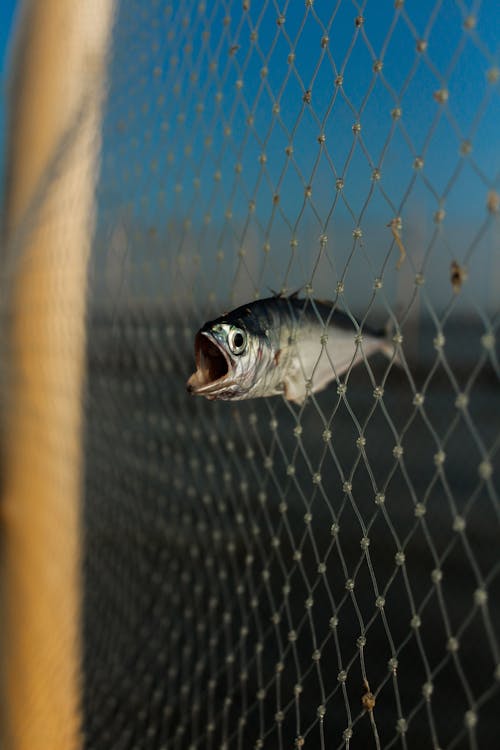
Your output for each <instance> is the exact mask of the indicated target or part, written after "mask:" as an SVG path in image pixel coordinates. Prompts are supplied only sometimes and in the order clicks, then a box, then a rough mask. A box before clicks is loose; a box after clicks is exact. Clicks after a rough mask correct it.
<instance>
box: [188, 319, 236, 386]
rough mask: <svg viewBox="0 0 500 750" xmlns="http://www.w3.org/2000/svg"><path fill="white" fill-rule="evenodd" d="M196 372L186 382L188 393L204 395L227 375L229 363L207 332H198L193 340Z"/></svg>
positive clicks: (226, 356)
mask: <svg viewBox="0 0 500 750" xmlns="http://www.w3.org/2000/svg"><path fill="white" fill-rule="evenodd" d="M194 352H195V359H196V372H194V373H193V374H192V375H191V377H190V378H189V380H188V381H187V384H186V387H187V390H188V391H189V392H190V393H206V392H207V391H210V390H211V389H212V388H213V387H215V388H217V386H218V385H219V383H220V381H221V380H223V379H224V378H225V377H226V376H227V375H228V373H229V368H230V366H231V361H230V359H229V356H228V355H227V354H226V352H225V351H224V349H223V348H222V346H220V345H219V344H218V342H217V340H216V339H215V338H213V336H211V334H210V333H208V332H206V333H205V332H200V331H199V332H198V333H197V334H196V337H195V340H194Z"/></svg>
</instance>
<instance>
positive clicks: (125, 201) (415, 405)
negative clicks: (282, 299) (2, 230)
mask: <svg viewBox="0 0 500 750" xmlns="http://www.w3.org/2000/svg"><path fill="white" fill-rule="evenodd" d="M495 22H496V23H497V24H498V9H497V7H496V3H495V2H494V0H483V2H480V1H479V0H475V1H474V2H465V1H464V2H462V1H461V0H453V1H452V0H435V1H434V2H423V3H422V2H417V0H408V1H407V2H403V0H396V2H388V1H387V0H383V2H378V3H375V2H368V0H365V2H356V1H355V0H352V1H351V0H337V2H331V3H330V2H326V1H325V2H319V1H318V0H316V2H313V1H312V0H307V1H306V2H305V3H303V2H301V3H299V2H291V1H288V2H284V3H281V4H280V3H277V2H275V1H274V0H264V2H260V3H257V2H253V3H250V1H249V0H244V2H242V3H231V2H229V0H228V1H227V2H224V0H214V2H211V3H206V4H204V3H200V2H193V0H184V1H183V2H181V3H177V4H172V5H170V4H166V3H164V2H159V1H156V2H155V1H154V0H152V1H150V2H147V3H145V2H139V1H137V2H134V1H133V0H127V1H126V2H125V1H123V2H120V3H118V4H117V7H116V19H115V27H114V31H113V39H112V49H111V55H110V61H109V71H108V75H109V92H108V97H107V103H106V110H105V115H104V121H103V128H102V130H103V133H102V138H103V145H102V163H101V171H100V176H99V181H98V189H97V198H98V217H97V226H96V231H95V238H94V243H93V253H92V259H91V264H90V270H89V314H88V325H87V337H88V357H87V385H86V393H85V423H86V434H85V462H86V472H85V494H84V504H83V528H84V581H85V584H84V598H83V601H84V623H83V634H84V664H83V688H82V689H83V703H84V722H83V737H84V746H85V747H86V748H88V750H91V749H92V750H100V749H101V748H102V750H109V748H116V749H117V750H118V749H123V750H135V749H137V750H139V748H140V749H141V750H167V748H168V749H170V748H172V749H175V750H180V749H181V748H186V749H188V750H194V748H204V749H205V748H206V749H207V750H208V749H210V748H214V749H215V748H219V749H220V750H223V749H225V750H229V748H235V749H236V748H237V749H238V750H243V749H246V748H273V749H274V748H279V749H280V750H281V748H292V747H310V748H321V750H323V748H326V747H329V748H337V747H338V748H340V747H347V748H352V749H353V750H356V749H357V748H368V747H373V748H387V749H388V748H393V747H401V748H403V749H404V750H406V749H408V750H410V749H411V748H417V747H418V748H422V747H429V748H434V750H438V749H439V748H449V749H450V750H451V749H452V748H454V749H456V748H479V747H481V748H490V747H492V746H493V744H494V739H493V738H494V737H496V733H497V730H496V727H497V726H498V718H497V715H498V709H499V700H498V698H499V692H498V690H499V685H500V650H499V631H498V625H499V622H500V611H499V607H500V604H499V602H500V563H499V559H498V548H499V524H500V498H499V493H498V482H497V480H498V470H499V453H500V428H499V418H498V415H499V414H500V388H499V385H500V365H499V362H498V344H497V341H496V337H497V330H498V326H499V312H500V311H499V306H498V301H499V299H500V281H499V279H500V261H499V258H500V253H499V250H500V247H499V234H498V212H499V189H500V152H499V150H498V132H497V129H498V120H499V118H500V106H499V90H498V80H499V76H500V71H499V68H498V67H497V62H496V60H497V57H498V55H497V53H498V40H497V35H496V29H495ZM270 289H273V290H277V291H280V292H282V293H290V292H293V291H296V290H297V289H298V290H300V296H301V297H304V298H305V299H310V298H311V299H330V300H332V301H333V302H334V303H335V304H336V305H338V306H339V307H340V308H341V309H343V310H345V311H346V312H347V313H348V314H349V315H350V316H352V317H353V318H356V319H357V320H358V321H359V322H360V326H361V332H362V330H363V326H364V325H365V324H366V325H370V326H374V325H375V326H384V325H385V324H386V321H387V320H389V325H390V329H391V331H392V333H391V335H392V336H393V340H394V342H395V344H396V346H397V349H398V353H399V359H400V360H401V364H400V365H398V364H396V363H395V362H394V361H388V360H386V359H385V358H384V357H383V356H380V355H376V356H375V357H374V358H372V359H370V360H369V361H368V360H366V359H365V360H364V361H363V362H362V363H361V364H360V365H359V366H357V367H355V368H350V369H349V370H348V372H347V373H346V374H344V375H342V377H340V378H336V379H335V380H334V381H333V383H331V384H330V386H329V387H328V388H327V389H326V390H325V391H323V392H322V393H319V394H310V395H309V396H308V398H307V400H306V402H305V403H304V404H303V405H302V406H296V405H294V404H291V403H290V402H287V401H286V400H285V399H283V398H281V397H276V398H273V399H260V400H255V401H248V402H234V403H224V402H217V401H214V402H208V401H205V400H204V399H201V398H192V397H190V396H189V395H188V394H187V393H186V391H185V382H186V379H187V377H188V375H189V374H190V373H191V372H192V371H193V369H194V357H193V341H194V334H195V332H196V330H197V329H198V328H199V327H200V326H201V324H202V323H203V322H204V321H205V320H208V319H212V318H214V317H216V316H217V315H219V314H220V313H221V312H222V311H223V310H229V309H231V308H232V307H235V306H236V305H239V304H243V303H245V302H249V301H251V300H253V299H257V298H259V297H267V296H269V290H270Z"/></svg>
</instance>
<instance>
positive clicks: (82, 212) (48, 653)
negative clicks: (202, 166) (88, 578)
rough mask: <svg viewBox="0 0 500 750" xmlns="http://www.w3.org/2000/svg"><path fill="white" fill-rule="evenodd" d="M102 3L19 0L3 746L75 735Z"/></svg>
mask: <svg viewBox="0 0 500 750" xmlns="http://www.w3.org/2000/svg"><path fill="white" fill-rule="evenodd" d="M112 17H113V0H85V2H81V3H79V2H75V1H74V0H44V2H36V0H31V1H28V2H24V4H23V7H22V12H21V14H20V24H19V30H18V33H17V41H16V48H15V53H14V58H13V70H12V76H11V94H10V110H9V114H10V121H9V126H10V131H9V134H8V148H9V150H8V168H7V180H6V200H5V226H4V243H3V258H2V285H3V287H2V317H3V320H2V327H3V336H4V346H5V343H6V344H7V345H6V347H5V348H6V349H7V359H6V362H4V363H3V364H2V370H3V374H4V383H3V388H4V390H3V394H2V396H3V409H4V420H3V434H2V442H3V445H2V452H3V467H2V508H1V510H2V540H1V542H2V544H1V547H2V558H3V559H2V563H3V567H2V575H3V581H2V596H3V602H2V607H1V610H2V621H3V626H2V637H3V640H2V649H3V652H2V681H3V686H2V687H3V701H2V704H3V717H2V738H1V742H0V744H1V746H2V748H5V750H76V749H77V748H79V747H80V745H81V737H80V728H81V726H80V720H81V716H80V697H81V685H80V679H81V678H80V663H81V644H80V621H81V614H80V597H81V580H80V569H79V564H80V539H81V529H80V495H81V480H82V384H83V378H84V358H85V302H86V272H87V260H88V256H89V252H90V243H91V239H92V234H93V229H94V222H95V205H94V189H95V179H96V173H97V171H98V166H99V165H98V158H99V153H100V145H101V144H100V129H101V127H100V126H101V120H102V102H103V96H104V93H105V80H106V52H107V48H108V43H109V37H110V30H111V25H112Z"/></svg>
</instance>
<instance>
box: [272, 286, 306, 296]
mask: <svg viewBox="0 0 500 750" xmlns="http://www.w3.org/2000/svg"><path fill="white" fill-rule="evenodd" d="M301 290H302V287H299V289H297V291H296V292H292V293H291V294H285V293H284V292H282V291H281V292H277V291H276V290H275V289H271V287H269V291H270V292H271V294H272V295H273V297H275V298H276V299H297V297H298V296H299V294H300V292H301Z"/></svg>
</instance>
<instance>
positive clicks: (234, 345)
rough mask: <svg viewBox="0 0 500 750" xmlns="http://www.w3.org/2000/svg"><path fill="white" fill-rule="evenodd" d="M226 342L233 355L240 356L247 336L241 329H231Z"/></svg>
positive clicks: (244, 347)
mask: <svg viewBox="0 0 500 750" xmlns="http://www.w3.org/2000/svg"><path fill="white" fill-rule="evenodd" d="M227 341H228V344H229V348H230V349H231V351H232V353H233V354H242V353H243V352H244V351H245V349H246V345H247V336H246V333H245V331H242V330H241V328H231V330H230V331H229V335H228V337H227Z"/></svg>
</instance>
